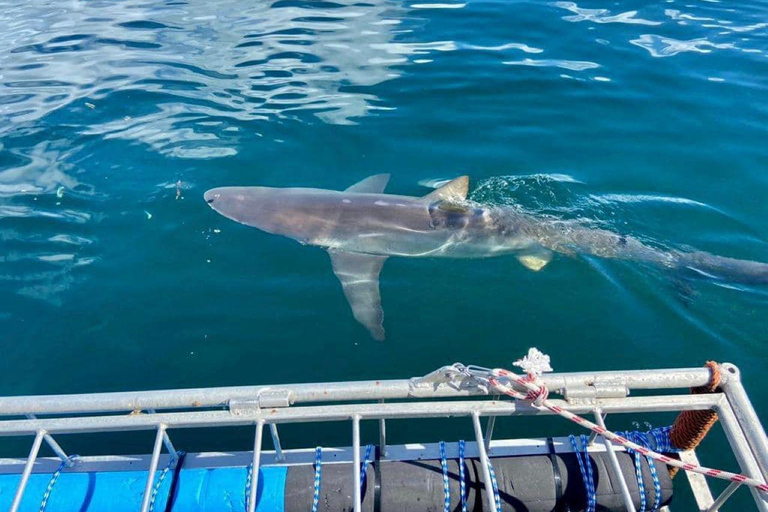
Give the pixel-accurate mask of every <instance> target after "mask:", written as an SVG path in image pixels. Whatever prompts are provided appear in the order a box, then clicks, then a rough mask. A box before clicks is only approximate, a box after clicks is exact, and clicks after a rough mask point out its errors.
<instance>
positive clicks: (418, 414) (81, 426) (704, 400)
mask: <svg viewBox="0 0 768 512" xmlns="http://www.w3.org/2000/svg"><path fill="white" fill-rule="evenodd" d="M720 398H721V397H720V396H718V395H716V394H701V395H670V396H642V397H626V398H605V399H601V400H600V407H601V409H602V410H604V411H607V412H668V411H682V410H701V409H711V408H712V407H714V406H716V405H717V404H718V403H719V401H720ZM551 402H552V403H553V404H554V405H558V406H560V407H562V408H564V409H568V410H569V411H572V412H574V413H576V414H584V413H589V412H590V411H592V409H593V408H594V406H593V405H589V404H569V403H567V402H565V401H563V400H551ZM473 411H478V412H480V413H481V414H482V415H483V416H493V415H503V416H512V415H516V416H520V415H537V416H539V415H551V414H552V413H551V412H549V411H547V410H544V411H542V410H539V409H535V408H533V407H531V406H530V405H527V404H524V403H516V402H508V401H498V402H492V401H490V400H488V401H449V402H429V401H424V402H410V403H386V404H353V405H349V404H344V405H328V406H305V407H288V408H277V409H269V410H261V411H254V412H253V413H249V414H242V415H236V414H232V413H230V412H229V411H195V412H173V413H169V412H166V413H158V414H138V415H134V416H129V415H110V416H85V417H70V418H39V419H36V420H6V421H0V436H8V435H26V434H30V433H34V432H36V431H37V430H40V429H44V430H46V431H48V432H51V433H54V434H56V433H85V432H105V431H107V432H109V431H111V432H114V431H123V430H151V429H155V428H157V426H158V425H160V424H165V425H167V426H168V427H169V428H197V427H205V426H238V425H252V424H253V423H254V422H255V421H257V420H258V419H264V420H267V421H268V422H269V423H270V424H271V423H273V422H274V423H296V422H308V421H349V418H351V417H352V416H353V415H355V414H357V415H359V416H360V418H365V419H382V418H385V419H391V418H435V417H446V416H469V415H471V414H472V413H473Z"/></svg>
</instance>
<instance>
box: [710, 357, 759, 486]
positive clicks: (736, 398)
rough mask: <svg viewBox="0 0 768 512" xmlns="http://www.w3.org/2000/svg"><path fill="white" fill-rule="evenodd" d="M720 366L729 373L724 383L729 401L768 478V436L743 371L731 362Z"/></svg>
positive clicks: (725, 372) (724, 389)
mask: <svg viewBox="0 0 768 512" xmlns="http://www.w3.org/2000/svg"><path fill="white" fill-rule="evenodd" d="M720 368H721V370H722V371H721V373H724V374H726V375H728V380H727V381H726V382H725V384H723V385H722V388H723V391H725V396H726V397H727V398H728V403H729V404H730V405H731V409H732V410H733V414H734V415H735V416H736V419H737V420H738V422H739V424H740V425H741V428H742V430H743V431H744V436H745V437H746V438H747V443H749V446H750V448H752V453H754V454H755V458H756V459H757V464H758V466H760V471H761V472H762V474H763V478H768V437H766V435H765V430H764V429H763V426H762V424H761V423H760V418H758V417H757V413H756V412H755V409H754V407H752V402H751V401H750V400H749V397H748V396H747V392H746V391H745V390H744V386H743V385H742V384H741V372H740V371H739V369H738V368H737V367H736V366H735V365H732V364H730V363H724V364H721V365H720Z"/></svg>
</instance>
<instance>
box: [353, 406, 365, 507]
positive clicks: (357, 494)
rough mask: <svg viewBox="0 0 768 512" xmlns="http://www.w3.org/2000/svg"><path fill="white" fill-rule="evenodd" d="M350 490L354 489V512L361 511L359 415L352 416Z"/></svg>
mask: <svg viewBox="0 0 768 512" xmlns="http://www.w3.org/2000/svg"><path fill="white" fill-rule="evenodd" d="M352 457H353V458H352V489H354V498H355V501H354V509H353V510H354V512H361V511H362V509H363V497H362V496H361V491H362V489H361V488H360V415H358V414H355V415H354V416H352Z"/></svg>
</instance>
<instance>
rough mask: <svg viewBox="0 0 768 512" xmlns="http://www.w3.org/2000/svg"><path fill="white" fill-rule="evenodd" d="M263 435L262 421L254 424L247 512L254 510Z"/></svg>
mask: <svg viewBox="0 0 768 512" xmlns="http://www.w3.org/2000/svg"><path fill="white" fill-rule="evenodd" d="M263 433H264V420H259V421H257V422H256V434H255V436H254V439H253V461H252V464H253V466H252V469H251V488H250V489H249V490H248V499H249V501H248V512H254V511H255V510H256V496H257V494H256V491H258V488H259V467H260V466H261V439H262V435H263Z"/></svg>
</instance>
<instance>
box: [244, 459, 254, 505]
mask: <svg viewBox="0 0 768 512" xmlns="http://www.w3.org/2000/svg"><path fill="white" fill-rule="evenodd" d="M252 479H253V463H250V464H248V467H247V468H246V476H245V510H246V512H247V510H248V505H250V501H251V480H252Z"/></svg>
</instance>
